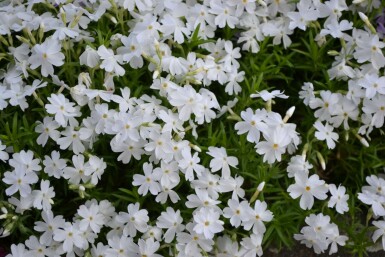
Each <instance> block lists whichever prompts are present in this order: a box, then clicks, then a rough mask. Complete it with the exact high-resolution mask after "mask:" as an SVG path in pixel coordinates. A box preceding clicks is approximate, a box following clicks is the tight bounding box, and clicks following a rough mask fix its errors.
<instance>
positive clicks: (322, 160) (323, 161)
mask: <svg viewBox="0 0 385 257" xmlns="http://www.w3.org/2000/svg"><path fill="white" fill-rule="evenodd" d="M317 158H318V161H319V163H320V165H321V168H322V169H323V170H325V169H326V163H325V159H324V157H323V156H322V154H321V153H320V152H317Z"/></svg>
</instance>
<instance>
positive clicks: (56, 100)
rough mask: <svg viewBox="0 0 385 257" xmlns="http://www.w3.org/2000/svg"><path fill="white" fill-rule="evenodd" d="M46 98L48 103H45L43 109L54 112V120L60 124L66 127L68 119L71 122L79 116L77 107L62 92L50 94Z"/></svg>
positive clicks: (50, 112)
mask: <svg viewBox="0 0 385 257" xmlns="http://www.w3.org/2000/svg"><path fill="white" fill-rule="evenodd" d="M47 99H48V101H49V102H50V103H49V104H46V105H45V109H46V110H47V112H48V113H49V114H55V121H56V122H57V123H59V124H60V125H61V126H63V127H66V126H67V124H68V121H69V122H70V124H72V123H73V122H74V121H73V118H74V117H78V116H80V111H79V108H77V107H75V106H74V105H75V103H73V102H70V101H69V100H68V99H67V98H66V97H65V96H64V95H63V94H58V95H56V94H51V97H48V98H47Z"/></svg>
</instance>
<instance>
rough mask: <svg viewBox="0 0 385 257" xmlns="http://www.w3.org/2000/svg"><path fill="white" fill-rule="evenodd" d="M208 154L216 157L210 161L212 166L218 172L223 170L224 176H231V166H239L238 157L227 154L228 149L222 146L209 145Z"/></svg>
mask: <svg viewBox="0 0 385 257" xmlns="http://www.w3.org/2000/svg"><path fill="white" fill-rule="evenodd" d="M207 154H208V155H210V156H212V157H214V159H212V160H211V161H210V168H211V170H212V171H213V172H216V171H218V170H220V169H221V170H222V177H223V178H228V177H230V175H231V173H230V167H229V166H231V167H233V168H237V167H236V166H237V165H238V159H237V158H236V157H234V156H227V153H226V149H225V148H223V147H221V148H218V147H213V146H210V147H209V151H208V152H207Z"/></svg>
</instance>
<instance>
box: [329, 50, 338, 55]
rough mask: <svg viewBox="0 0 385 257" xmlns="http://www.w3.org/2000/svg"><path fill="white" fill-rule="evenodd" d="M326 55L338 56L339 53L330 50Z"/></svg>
mask: <svg viewBox="0 0 385 257" xmlns="http://www.w3.org/2000/svg"><path fill="white" fill-rule="evenodd" d="M327 53H328V55H330V56H338V55H340V53H339V52H337V51H336V50H330V51H328V52H327Z"/></svg>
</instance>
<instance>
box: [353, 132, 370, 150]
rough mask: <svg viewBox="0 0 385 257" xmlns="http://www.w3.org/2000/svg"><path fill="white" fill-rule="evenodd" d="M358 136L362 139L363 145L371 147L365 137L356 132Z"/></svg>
mask: <svg viewBox="0 0 385 257" xmlns="http://www.w3.org/2000/svg"><path fill="white" fill-rule="evenodd" d="M356 137H357V138H358V140H360V142H361V144H362V145H363V146H365V147H369V143H368V141H367V140H366V139H365V138H363V137H362V136H360V135H358V134H356Z"/></svg>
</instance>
